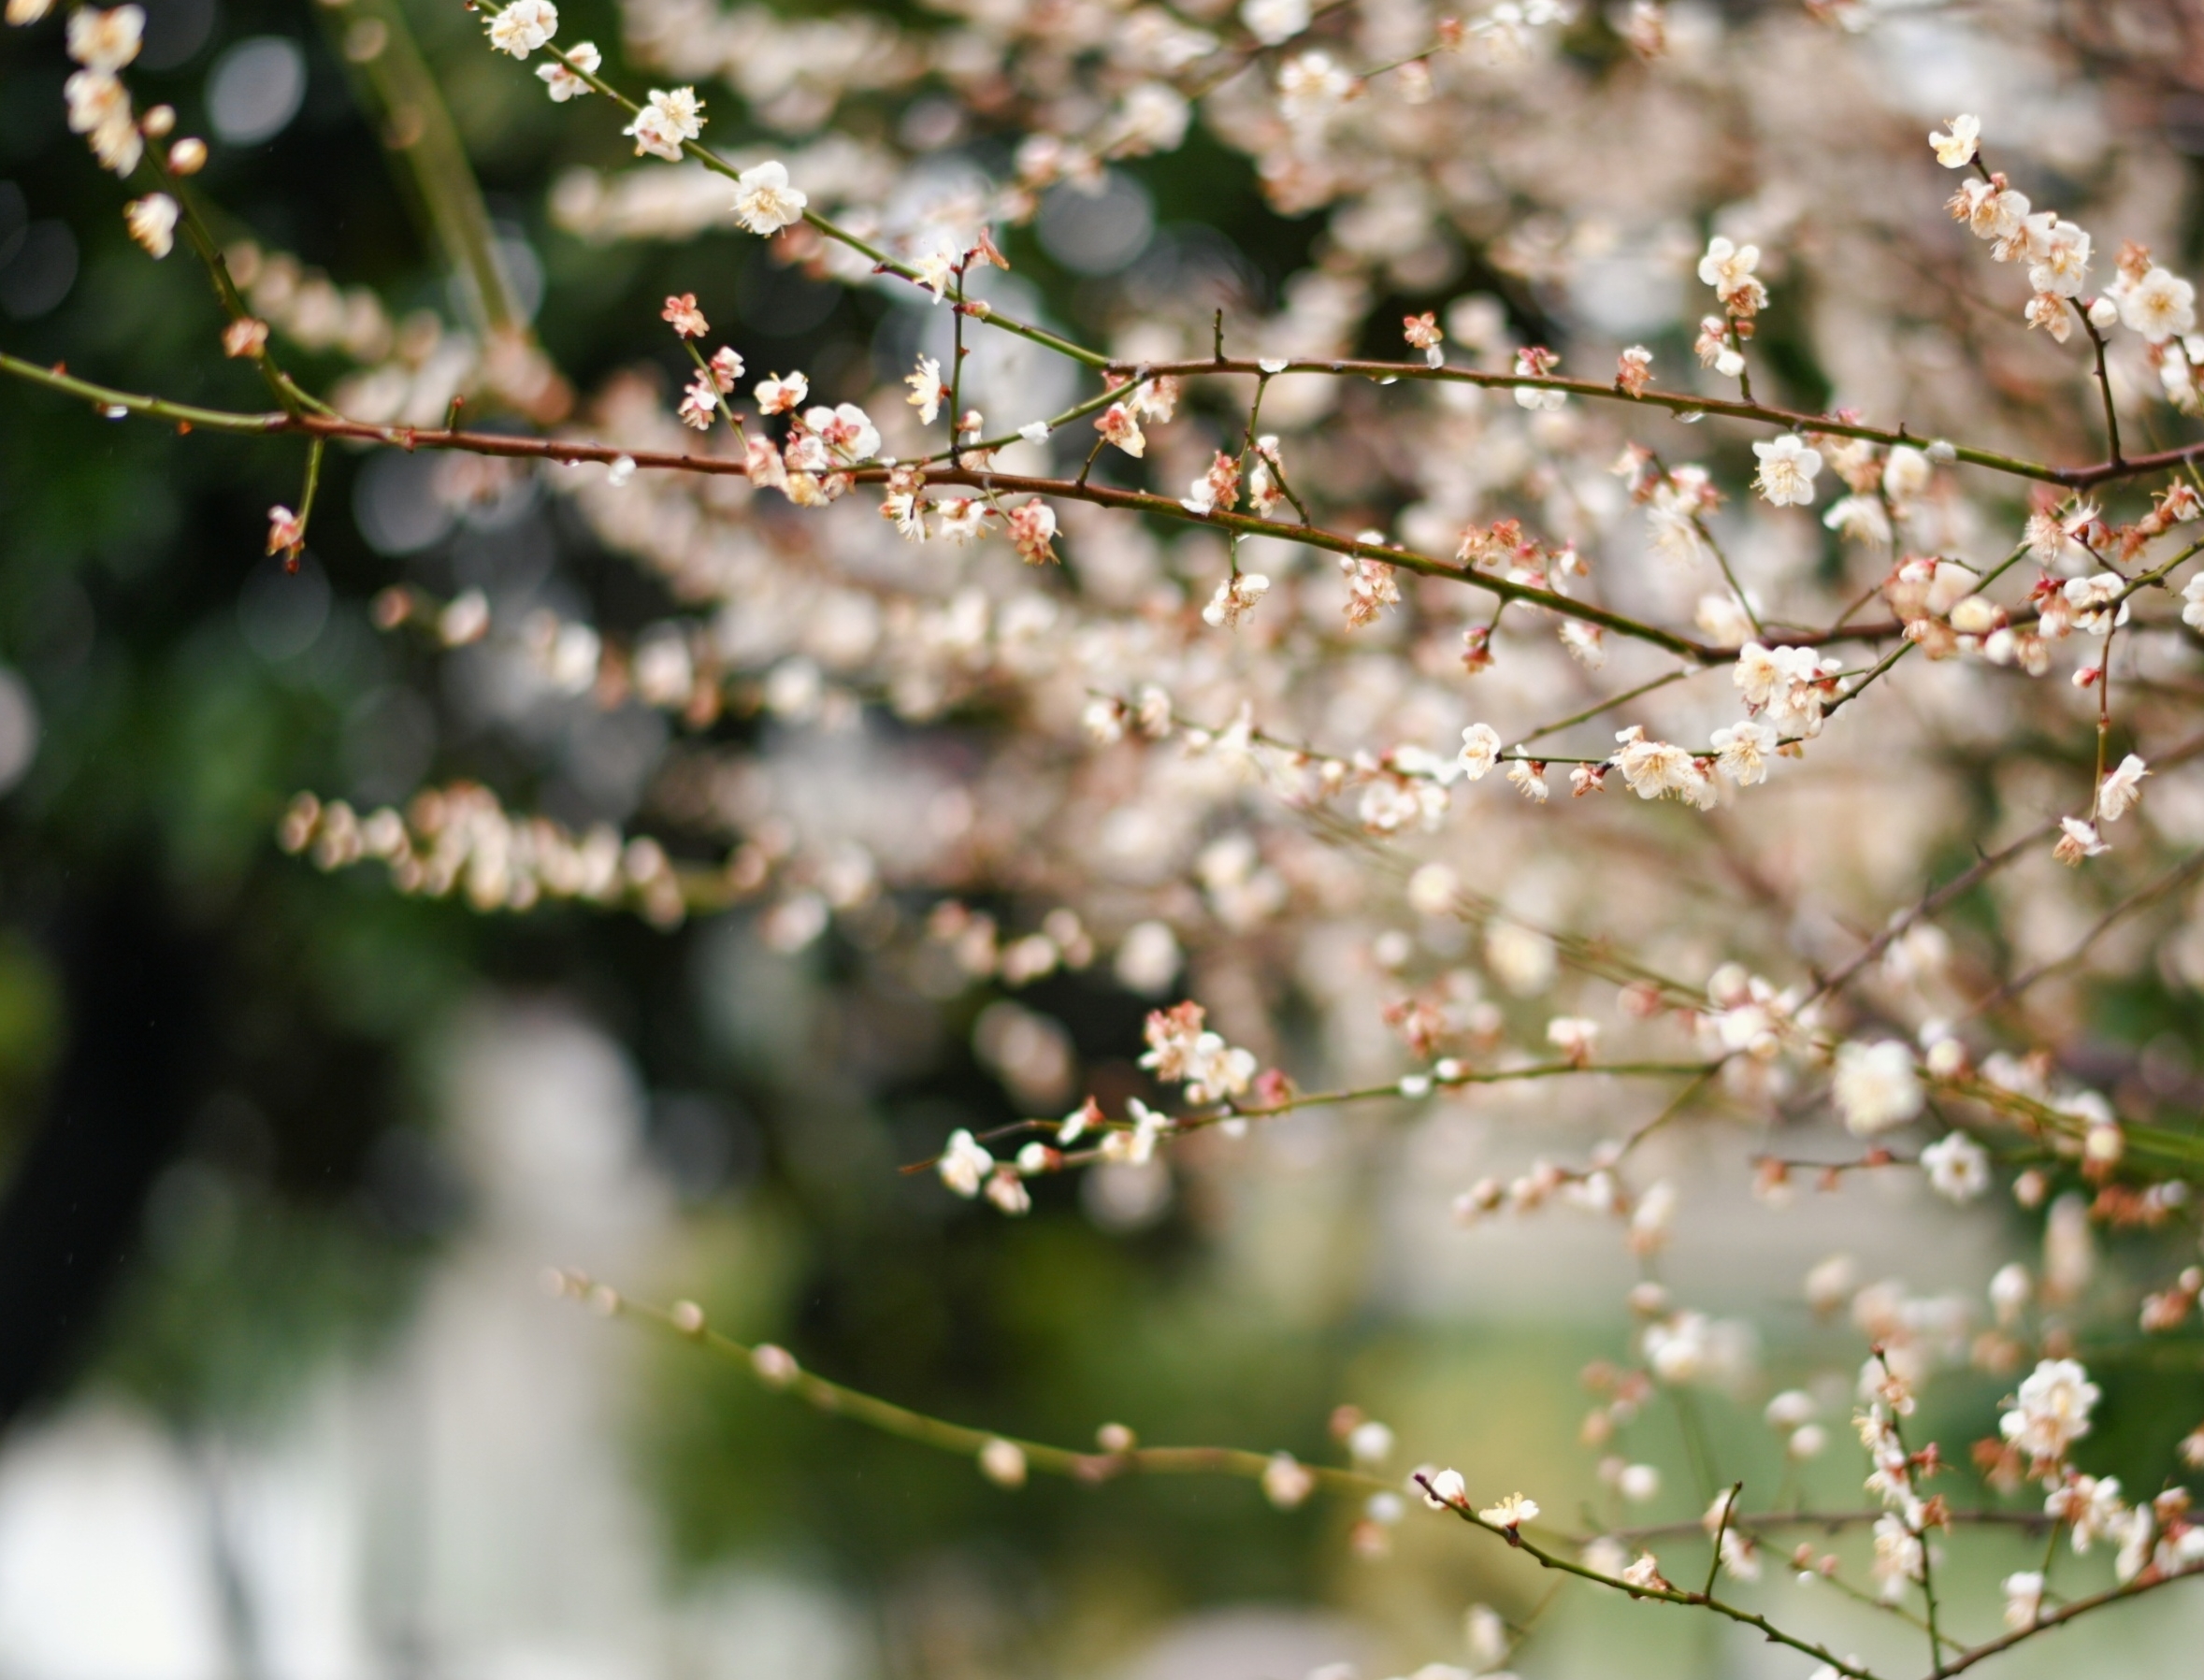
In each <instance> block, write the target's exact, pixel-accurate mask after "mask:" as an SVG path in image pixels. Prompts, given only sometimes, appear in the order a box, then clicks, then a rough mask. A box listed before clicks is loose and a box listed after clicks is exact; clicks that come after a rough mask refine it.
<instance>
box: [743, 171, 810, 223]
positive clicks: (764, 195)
mask: <svg viewBox="0 0 2204 1680" xmlns="http://www.w3.org/2000/svg"><path fill="white" fill-rule="evenodd" d="M810 202H811V201H810V199H808V198H807V197H805V195H804V194H803V193H802V191H801V190H800V189H799V188H796V187H792V186H790V185H789V184H788V168H787V165H785V164H782V163H779V162H777V161H769V162H766V163H762V164H756V165H752V166H751V167H750V168H747V169H745V170H743V171H742V174H740V175H738V176H736V177H735V218H736V220H737V221H739V222H741V223H742V225H743V226H744V227H746V228H748V229H749V230H750V231H751V232H752V233H754V234H756V235H757V236H759V237H761V238H764V237H771V236H772V235H774V234H777V233H779V232H780V231H781V230H782V229H783V228H785V227H793V226H795V225H796V223H799V222H801V221H802V220H803V209H804V206H805V205H807V204H809V203H810Z"/></svg>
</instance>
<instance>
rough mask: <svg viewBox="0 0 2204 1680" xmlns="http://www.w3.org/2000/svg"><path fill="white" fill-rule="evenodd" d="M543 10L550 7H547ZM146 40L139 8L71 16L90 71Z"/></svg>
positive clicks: (125, 56) (78, 52) (72, 44)
mask: <svg viewBox="0 0 2204 1680" xmlns="http://www.w3.org/2000/svg"><path fill="white" fill-rule="evenodd" d="M543 9H544V10H546V11H549V10H550V9H551V8H550V7H548V6H547V7H544V8H543ZM10 11H11V15H10V16H9V18H8V22H11V23H12V22H15V19H14V17H13V15H12V7H11V8H10ZM144 38H145V12H144V11H143V10H142V9H141V8H140V7H135V6H118V7H113V8H111V9H109V10H108V11H100V10H99V9H97V8H96V7H90V6H80V7H78V8H77V9H76V10H75V11H73V12H71V13H70V14H69V29H68V48H69V56H70V57H71V58H73V59H75V60H76V61H77V62H78V63H79V64H80V65H83V66H84V67H85V68H86V69H87V70H98V71H105V72H107V73H108V74H109V75H112V74H113V73H114V72H115V71H117V70H120V69H122V67H123V66H124V65H128V64H129V63H130V62H131V60H133V59H135V58H136V57H137V49H138V45H139V43H140V42H142V41H143V40H144Z"/></svg>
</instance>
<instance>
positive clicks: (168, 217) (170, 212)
mask: <svg viewBox="0 0 2204 1680" xmlns="http://www.w3.org/2000/svg"><path fill="white" fill-rule="evenodd" d="M176 216H177V208H176V200H175V199H173V198H171V197H169V196H168V194H166V193H149V194H146V195H145V196H144V197H143V198H134V199H132V200H131V201H130V202H129V203H128V204H127V205H125V206H123V208H122V221H123V224H124V225H125V226H126V227H128V228H129V230H130V237H132V238H133V239H135V240H137V243H138V244H139V245H141V246H142V247H144V249H145V251H146V253H147V254H148V255H149V256H151V257H152V258H153V259H154V261H156V262H158V261H159V260H160V259H161V258H163V257H165V256H166V255H167V254H168V253H169V252H170V251H174V250H175V249H176Z"/></svg>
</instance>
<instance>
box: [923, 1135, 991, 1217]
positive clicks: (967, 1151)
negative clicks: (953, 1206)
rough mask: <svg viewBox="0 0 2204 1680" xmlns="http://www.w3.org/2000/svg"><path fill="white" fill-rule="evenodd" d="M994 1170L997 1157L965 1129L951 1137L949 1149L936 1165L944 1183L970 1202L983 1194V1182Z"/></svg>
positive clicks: (935, 1168) (936, 1169) (943, 1152)
mask: <svg viewBox="0 0 2204 1680" xmlns="http://www.w3.org/2000/svg"><path fill="white" fill-rule="evenodd" d="M934 1170H935V1171H936V1172H938V1173H940V1174H941V1179H942V1183H943V1184H944V1185H948V1186H949V1188H950V1189H952V1190H954V1191H955V1192H956V1193H957V1194H958V1195H959V1196H961V1197H963V1198H965V1199H967V1200H970V1199H972V1197H974V1196H977V1195H978V1194H979V1193H980V1185H981V1183H982V1181H983V1180H985V1179H986V1177H987V1174H988V1173H990V1172H992V1171H994V1170H995V1157H994V1156H991V1155H989V1154H988V1153H987V1150H986V1149H985V1148H983V1147H982V1146H981V1145H980V1143H979V1142H978V1141H977V1140H976V1139H974V1138H973V1137H972V1133H971V1132H969V1131H966V1130H964V1129H962V1128H961V1127H959V1128H958V1130H956V1131H953V1132H951V1133H950V1134H949V1146H948V1147H947V1148H946V1149H944V1150H943V1151H942V1158H941V1159H940V1160H939V1161H938V1162H936V1163H935V1166H934Z"/></svg>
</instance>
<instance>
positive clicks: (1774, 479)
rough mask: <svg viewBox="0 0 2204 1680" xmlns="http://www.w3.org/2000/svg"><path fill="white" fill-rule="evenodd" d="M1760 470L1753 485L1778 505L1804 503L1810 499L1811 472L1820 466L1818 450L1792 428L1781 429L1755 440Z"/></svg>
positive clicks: (1811, 487)
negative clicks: (1779, 432)
mask: <svg viewBox="0 0 2204 1680" xmlns="http://www.w3.org/2000/svg"><path fill="white" fill-rule="evenodd" d="M1752 452H1753V453H1754V454H1755V455H1758V456H1759V457H1760V470H1759V471H1758V472H1757V473H1756V474H1754V475H1753V480H1752V482H1753V485H1754V487H1755V488H1756V489H1758V490H1759V492H1760V494H1761V495H1764V496H1765V497H1766V498H1767V499H1768V501H1769V502H1771V503H1772V504H1773V505H1775V506H1776V507H1779V508H1784V507H1800V508H1803V507H1805V506H1806V505H1807V504H1808V503H1809V502H1811V501H1812V500H1813V499H1814V475H1815V474H1816V473H1818V472H1820V471H1821V470H1822V452H1821V451H1820V450H1817V449H1809V448H1808V447H1807V441H1806V439H1805V438H1801V437H1799V436H1798V434H1797V433H1795V432H1785V433H1784V434H1783V435H1782V436H1781V437H1780V438H1776V439H1774V440H1773V441H1772V442H1767V443H1755V444H1754V445H1753V446H1752Z"/></svg>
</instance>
